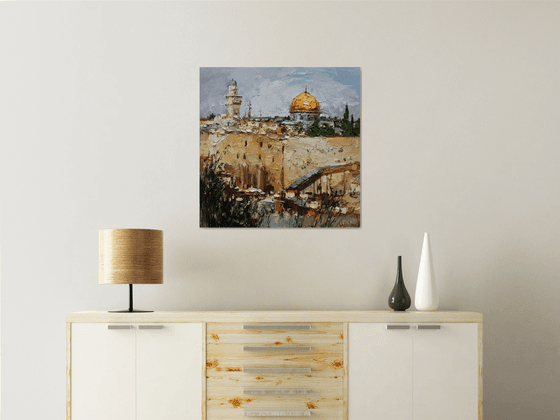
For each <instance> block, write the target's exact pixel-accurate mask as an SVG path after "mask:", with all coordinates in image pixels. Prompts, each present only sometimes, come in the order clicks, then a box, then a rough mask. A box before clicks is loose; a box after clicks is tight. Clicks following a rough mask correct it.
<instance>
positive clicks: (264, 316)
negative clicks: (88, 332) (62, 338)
mask: <svg viewBox="0 0 560 420" xmlns="http://www.w3.org/2000/svg"><path fill="white" fill-rule="evenodd" d="M66 322H127V323H130V322H148V323H150V322H482V314H481V313H477V312H460V311H433V312H418V311H406V312H395V311H155V312H145V313H110V312H107V311H88V312H74V313H71V314H67V315H66Z"/></svg>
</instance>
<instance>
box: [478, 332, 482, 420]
mask: <svg viewBox="0 0 560 420" xmlns="http://www.w3.org/2000/svg"><path fill="white" fill-rule="evenodd" d="M482 370H483V369H482V322H479V323H478V420H483V416H482V408H483V407H482V406H483V393H482V378H483V371H482Z"/></svg>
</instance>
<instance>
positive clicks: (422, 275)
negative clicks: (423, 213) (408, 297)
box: [414, 232, 439, 311]
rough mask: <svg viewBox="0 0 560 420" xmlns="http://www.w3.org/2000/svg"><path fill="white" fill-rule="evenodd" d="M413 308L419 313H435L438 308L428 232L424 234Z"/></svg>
mask: <svg viewBox="0 0 560 420" xmlns="http://www.w3.org/2000/svg"><path fill="white" fill-rule="evenodd" d="M414 306H416V309H418V310H419V311H435V310H436V309H437V308H438V307H439V298H438V293H437V287H436V276H435V274H434V264H433V262H432V250H431V247H430V237H429V236H428V232H426V233H424V244H423V245H422V256H421V257H420V267H419V268H418V279H417V280H416V295H415V297H414Z"/></svg>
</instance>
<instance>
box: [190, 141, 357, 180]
mask: <svg viewBox="0 0 560 420" xmlns="http://www.w3.org/2000/svg"><path fill="white" fill-rule="evenodd" d="M200 154H201V158H204V157H208V156H213V158H214V159H219V160H220V162H222V163H224V165H225V167H226V170H227V171H228V172H229V173H231V174H232V175H233V176H234V181H233V183H234V184H235V186H238V187H239V188H241V189H248V188H251V187H253V188H258V189H260V190H263V191H264V190H269V189H270V188H273V189H274V191H283V190H284V189H285V187H287V186H288V185H290V184H291V183H292V182H294V181H295V180H297V179H298V178H300V177H302V176H304V175H306V174H307V173H309V172H310V171H312V170H313V169H316V168H319V167H323V166H327V165H335V164H343V163H353V162H359V161H360V138H359V137H303V136H302V137H299V136H298V137H288V138H286V136H284V135H282V134H281V133H279V134H272V133H266V134H256V133H231V134H227V133H226V134H220V133H205V132H203V133H201V139H200Z"/></svg>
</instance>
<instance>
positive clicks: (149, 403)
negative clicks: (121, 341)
mask: <svg viewBox="0 0 560 420" xmlns="http://www.w3.org/2000/svg"><path fill="white" fill-rule="evenodd" d="M136 334H137V335H136V340H137V345H136V349H137V350H136V365H137V366H136V367H137V369H136V397H137V417H136V420H154V419H165V420H200V418H201V404H202V363H203V360H202V324H198V323H196V324H195V323H192V324H138V330H137V333H136Z"/></svg>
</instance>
